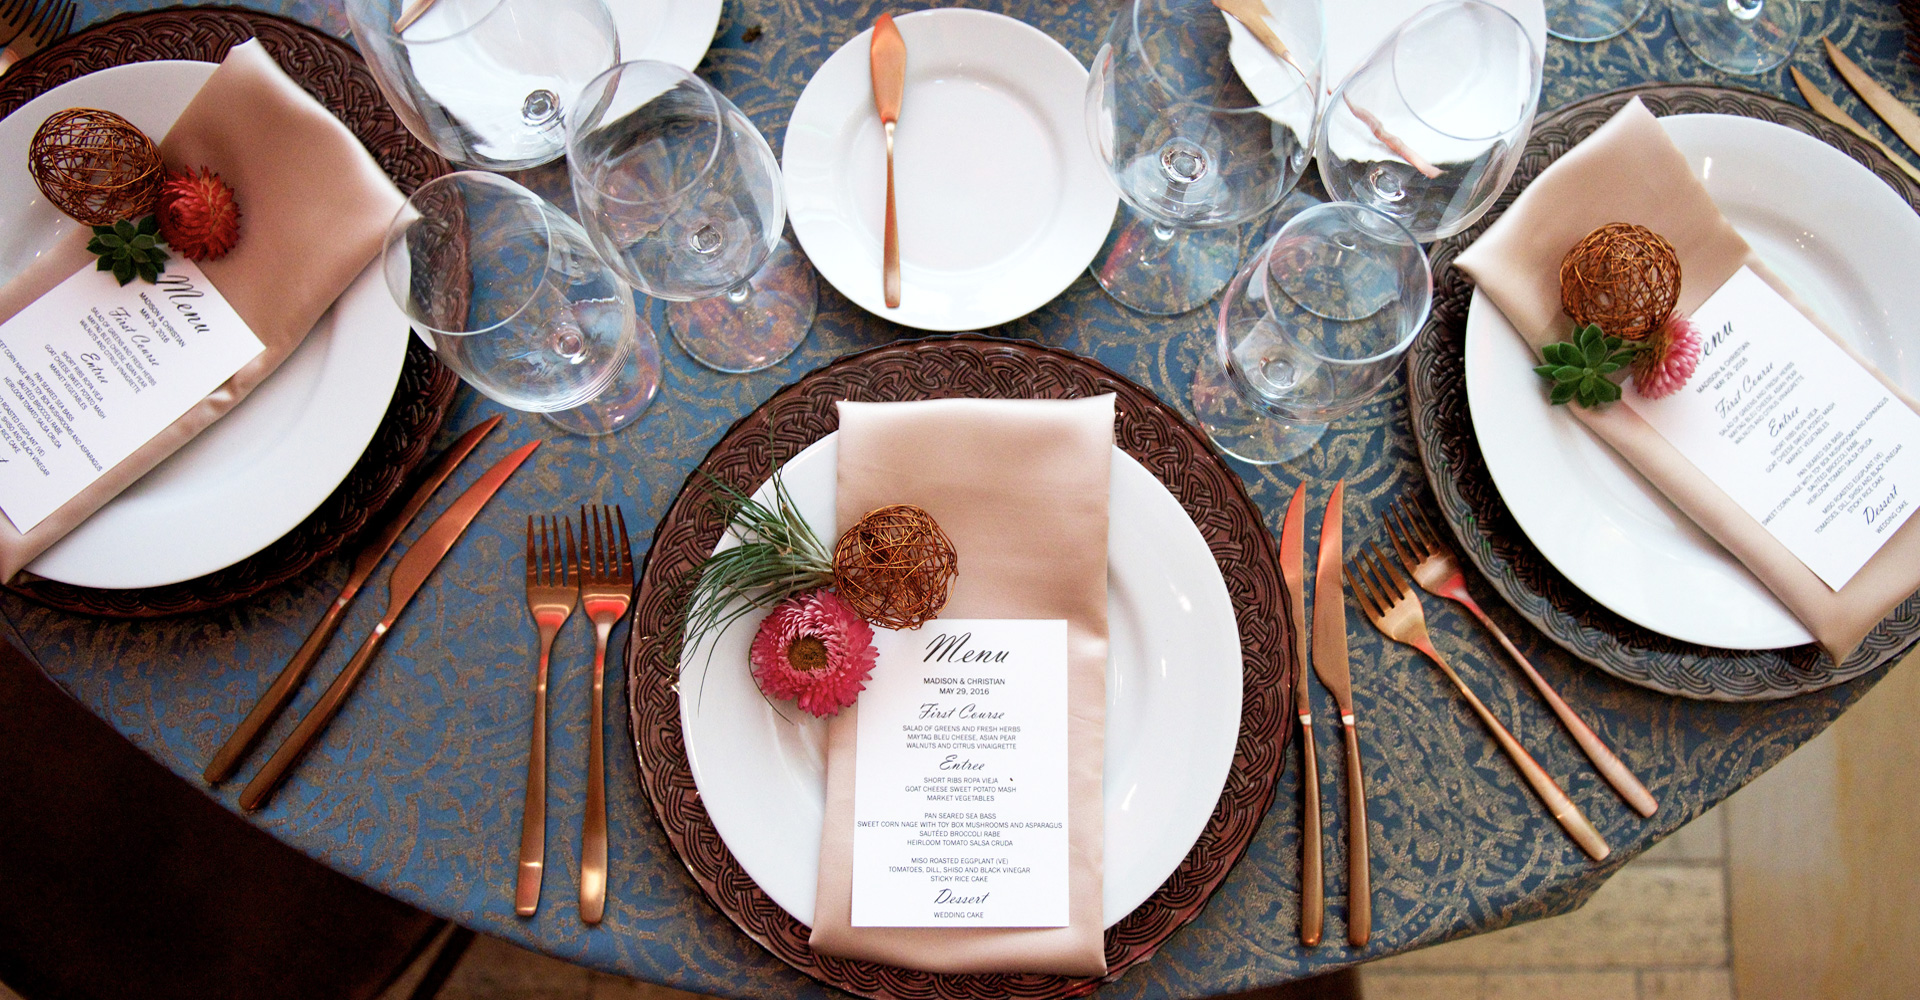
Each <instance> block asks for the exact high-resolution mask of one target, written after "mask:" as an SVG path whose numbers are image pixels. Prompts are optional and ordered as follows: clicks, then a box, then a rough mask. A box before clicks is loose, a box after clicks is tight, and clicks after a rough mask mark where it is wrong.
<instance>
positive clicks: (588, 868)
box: [580, 504, 633, 924]
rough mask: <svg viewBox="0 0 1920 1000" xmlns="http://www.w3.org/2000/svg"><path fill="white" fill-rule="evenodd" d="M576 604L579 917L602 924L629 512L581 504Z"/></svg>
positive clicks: (628, 587) (629, 585)
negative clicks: (586, 638)
mask: <svg viewBox="0 0 1920 1000" xmlns="http://www.w3.org/2000/svg"><path fill="white" fill-rule="evenodd" d="M580 544H581V547H582V549H583V551H582V552H581V554H580V606H581V608H582V609H583V610H585V611H586V613H587V618H588V620H590V621H592V622H593V706H592V711H591V712H590V713H589V722H588V726H589V728H588V730H587V815H586V819H585V821H584V823H583V824H582V826H581V830H580V919H581V920H584V921H586V922H587V923H589V924H597V923H599V922H600V918H601V916H602V915H604V914H605V913H606V908H607V767H606V747H605V745H604V744H603V742H602V738H601V730H603V729H604V728H606V727H605V724H604V721H603V713H604V708H603V705H602V703H603V702H604V701H605V700H606V699H605V698H604V697H603V693H604V691H605V690H606V668H607V636H608V635H610V634H612V632H613V624H614V623H615V622H617V621H619V620H620V616H621V615H624V614H626V613H627V606H628V605H629V604H631V603H632V602H633V550H632V549H631V548H629V547H628V544H627V515H626V514H625V513H624V512H622V511H621V510H620V508H619V507H617V506H615V507H608V506H606V505H605V504H602V505H600V506H598V507H594V508H592V510H591V511H589V510H588V508H586V507H582V508H580Z"/></svg>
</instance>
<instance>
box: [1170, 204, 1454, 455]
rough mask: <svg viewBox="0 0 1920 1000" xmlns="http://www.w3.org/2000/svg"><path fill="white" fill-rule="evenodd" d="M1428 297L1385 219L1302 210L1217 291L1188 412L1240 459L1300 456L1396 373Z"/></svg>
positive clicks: (1423, 260)
mask: <svg viewBox="0 0 1920 1000" xmlns="http://www.w3.org/2000/svg"><path fill="white" fill-rule="evenodd" d="M1432 299H1433V275H1432V272H1431V271H1429V270H1428V267H1427V255H1426V254H1425V253H1423V252H1422V251H1421V249H1420V244H1419V242H1418V241H1416V240H1415V239H1414V238H1413V234H1412V233H1410V232H1408V231H1407V230H1406V228H1405V227H1403V226H1401V225H1400V223H1399V222H1398V221H1396V220H1395V219H1394V218H1393V217H1392V216H1389V215H1387V214H1385V213H1383V212H1381V211H1379V210H1378V209H1375V208H1372V207H1369V206H1366V205H1358V204H1354V203H1352V202H1330V203H1328V204H1324V205H1316V206H1314V207H1312V208H1309V209H1307V210H1306V211H1303V212H1301V213H1300V214H1299V215H1296V216H1294V217H1293V220H1292V221H1290V222H1288V223H1287V224H1286V225H1285V226H1284V227H1282V228H1281V230H1280V231H1279V232H1278V233H1276V234H1274V236H1273V238H1272V239H1270V240H1268V241H1267V242H1266V244H1265V245H1264V246H1262V247H1261V248H1260V249H1259V250H1258V251H1256V252H1255V253H1254V258H1253V260H1252V262H1251V263H1249V264H1248V265H1247V267H1246V269H1245V270H1243V271H1241V272H1240V274H1239V275H1237V276H1236V277H1235V278H1234V279H1233V283H1232V284H1230V285H1228V286H1227V291H1226V295H1225V296H1224V298H1223V299H1222V301H1221V303H1220V317H1219V322H1218V324H1217V325H1216V327H1215V329H1214V339H1213V343H1212V344H1209V345H1208V348H1209V349H1207V350H1204V351H1202V352H1201V360H1200V365H1199V367H1198V369H1197V370H1196V371H1195V373H1194V379H1193V395H1192V400H1193V411H1194V415H1195V417H1197V418H1198V419H1199V422H1200V426H1201V427H1203V428H1205V429H1206V432H1207V436H1208V437H1210V438H1212V439H1213V443H1214V444H1215V445H1216V446H1217V447H1219V449H1220V450H1221V451H1223V452H1226V453H1227V454H1229V455H1232V456H1233V457H1235V458H1238V459H1240V460H1241V461H1244V462H1251V463H1254V464H1256V465H1270V464H1272V463H1275V462H1284V461H1286V460H1288V459H1290V458H1294V457H1296V456H1298V455H1300V454H1303V453H1304V452H1306V450H1307V449H1309V448H1311V447H1313V445H1314V443H1315V442H1316V441H1318V440H1320V437H1321V435H1323V434H1325V433H1326V430H1327V423H1328V422H1329V421H1332V420H1335V419H1338V418H1339V417H1342V416H1345V415H1346V414H1348V413H1351V412H1352V411H1354V410H1355V409H1358V408H1359V407H1360V405H1361V404H1363V403H1365V402H1366V401H1367V400H1369V399H1371V398H1373V397H1374V396H1375V395H1377V394H1378V393H1379V392H1380V389H1381V388H1382V387H1383V386H1385V385H1386V384H1387V382H1388V380H1390V379H1391V378H1392V377H1393V373H1394V372H1395V371H1397V370H1399V361H1400V355H1402V354H1404V353H1405V352H1406V350H1407V348H1408V347H1409V346H1411V345H1412V343H1413V338H1414V336H1415V335H1416V334H1418V333H1419V332H1420V324H1422V323H1424V322H1425V321H1426V318H1427V308H1428V306H1429V305H1430V304H1431V303H1432Z"/></svg>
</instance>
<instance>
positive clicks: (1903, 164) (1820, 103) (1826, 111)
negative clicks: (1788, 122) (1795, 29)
mask: <svg viewBox="0 0 1920 1000" xmlns="http://www.w3.org/2000/svg"><path fill="white" fill-rule="evenodd" d="M1787 72H1789V73H1792V74H1793V85H1794V86H1795V87H1798V88H1799V89H1800V96H1801V97H1804V98H1806V99H1807V106H1808V107H1811V108H1812V109H1813V113H1814V114H1817V115H1819V116H1820V117H1822V118H1825V119H1826V120H1828V121H1830V122H1832V123H1834V124H1835V125H1838V126H1840V127H1841V128H1843V129H1846V130H1847V131H1849V132H1852V133H1853V134H1854V135H1856V136H1859V137H1860V138H1861V139H1862V140H1864V141H1865V142H1866V143H1867V144H1868V145H1870V146H1872V147H1873V148H1875V149H1877V150H1879V151H1880V153H1881V155H1883V156H1885V157H1886V158H1887V159H1889V160H1892V161H1893V165H1894V166H1896V167H1899V168H1900V171H1901V173H1904V174H1906V175H1907V176H1908V177H1911V178H1913V179H1914V180H1916V181H1920V168H1916V167H1915V166H1914V165H1913V164H1911V163H1908V162H1907V161H1906V158H1905V157H1902V156H1901V155H1900V154H1899V153H1896V152H1894V151H1893V147H1892V146H1889V145H1887V144H1886V143H1884V142H1881V141H1880V137H1879V136H1876V135H1874V134H1873V133H1872V132H1869V131H1867V127H1866V126H1865V125H1862V124H1860V123H1859V122H1858V121H1856V120H1855V119H1854V117H1853V116H1852V115H1850V114H1847V113H1846V112H1845V111H1842V110H1841V109H1840V105H1838V104H1836V103H1834V100H1833V98H1831V97H1828V96H1827V95H1826V94H1825V93H1824V92H1823V91H1821V89H1820V88H1819V87H1816V86H1814V85H1813V81H1812V80H1809V79H1807V75H1806V74H1805V73H1802V72H1800V67H1798V66H1788V67H1787Z"/></svg>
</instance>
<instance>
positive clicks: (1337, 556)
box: [1280, 480, 1659, 948]
mask: <svg viewBox="0 0 1920 1000" xmlns="http://www.w3.org/2000/svg"><path fill="white" fill-rule="evenodd" d="M1306 493H1307V484H1306V483H1304V482H1303V483H1301V484H1300V485H1299V486H1297V487H1296V488H1295V489H1294V492H1293V498H1292V500H1291V501H1290V502H1289V503H1288V504H1287V513H1286V517H1285V519H1284V520H1283V521H1282V524H1281V530H1280V574H1281V578H1282V580H1283V581H1284V583H1285V584H1286V588H1287V596H1288V598H1289V605H1288V606H1289V609H1290V610H1291V612H1292V617H1293V620H1294V622H1295V624H1296V626H1297V627H1299V628H1301V629H1302V630H1304V629H1305V627H1306V622H1307V620H1308V619H1307V614H1306V589H1305V566H1304V564H1305V549H1306ZM1345 493H1346V482H1345V480H1341V481H1339V482H1336V483H1335V484H1334V487H1333V490H1332V493H1331V494H1330V495H1329V496H1328V499H1327V509H1326V514H1325V516H1324V517H1323V518H1322V519H1321V525H1320V558H1319V563H1318V567H1317V573H1316V574H1315V581H1314V607H1313V616H1312V638H1311V648H1312V650H1313V668H1314V672H1315V673H1316V674H1317V675H1319V677H1320V681H1321V683H1322V684H1323V685H1324V686H1325V687H1326V688H1327V690H1328V692H1329V693H1330V694H1332V695H1333V698H1334V701H1335V703H1336V704H1337V705H1338V706H1339V710H1340V715H1341V718H1340V722H1341V728H1342V731H1343V733H1344V737H1345V744H1346V747H1345V749H1346V761H1347V823H1346V826H1347V836H1348V846H1347V856H1348V862H1349V865H1348V892H1347V899H1348V913H1347V940H1348V943H1349V944H1351V945H1352V946H1353V947H1355V948H1362V947H1365V946H1366V944H1367V941H1368V940H1369V937H1370V931H1371V923H1372V919H1371V918H1372V906H1371V898H1370V877H1369V873H1368V848H1367V812H1366V785H1365V779H1364V774H1363V770H1364V769H1363V768H1362V766H1361V756H1360V741H1359V733H1358V724H1357V719H1356V717H1355V712H1354V707H1353V695H1352V683H1351V678H1350V674H1349V663H1348V651H1347V635H1346V617H1345V599H1344V593H1343V590H1344V589H1345V588H1351V589H1352V591H1353V597H1354V600H1355V602H1356V603H1357V604H1359V606H1360V608H1361V610H1362V611H1364V612H1365V613H1366V616H1367V619H1368V620H1369V621H1371V622H1372V623H1373V624H1374V626H1375V627H1376V628H1378V629H1379V630H1380V631H1381V633H1383V634H1384V635H1386V636H1387V638H1389V639H1392V640H1393V641H1395V642H1398V643H1401V644H1403V645H1407V646H1411V647H1413V648H1414V649H1417V650H1419V651H1420V652H1421V653H1423V654H1425V655H1426V656H1427V658H1428V659H1430V660H1432V661H1433V663H1434V665H1435V666H1436V667H1438V668H1439V669H1440V672H1441V673H1442V674H1443V675H1445V676H1446V678H1447V680H1448V681H1450V682H1451V683H1452V684H1453V686H1454V688H1455V689H1456V690H1457V691H1459V693H1460V695H1461V696H1462V697H1463V698H1464V699H1466V702H1467V705H1468V707H1469V708H1470V709H1471V710H1472V712H1473V714H1474V715H1475V716H1476V717H1478V718H1479V720H1480V722H1481V723H1482V724H1483V725H1485V726H1486V728H1487V731H1488V732H1489V733H1490V734H1491V735H1492V736H1493V739H1494V741H1495V742H1496V743H1498V744H1499V745H1500V747H1501V749H1503V750H1505V751H1506V753H1507V755H1508V756H1509V757H1510V758H1512V760H1513V763H1514V766H1515V767H1516V768H1517V769H1518V770H1519V771H1520V774H1521V776H1522V777H1523V778H1525V779H1526V781H1527V784H1528V785H1529V786H1530V787H1531V788H1532V789H1533V791H1534V794H1535V795H1537V796H1539V798H1540V800H1541V802H1542V803H1543V804H1545V805H1546V807H1547V812H1548V813H1549V814H1550V815H1551V816H1553V818H1554V819H1555V820H1556V821H1558V822H1559V823H1560V825H1561V826H1562V827H1563V828H1565V830H1566V831H1567V834H1568V836H1570V837H1572V838H1573V841H1574V842H1575V843H1576V844H1578V845H1580V847H1581V849H1582V850H1584V851H1586V852H1587V854H1588V855H1590V856H1591V857H1593V858H1594V859H1595V860H1600V859H1604V858H1606V857H1607V856H1608V854H1609V853H1611V848H1609V847H1608V846H1607V843H1606V840H1605V838H1603V837H1602V836H1601V835H1600V832H1599V831H1598V830H1597V829H1596V828H1595V827H1594V825H1593V823H1592V822H1590V821H1589V820H1588V819H1587V817H1586V815H1585V814H1584V813H1583V812H1581V810H1580V807H1579V806H1577V805H1575V804H1574V802H1573V800H1572V799H1571V798H1569V797H1568V795H1567V793H1566V791H1565V790H1564V789H1562V788H1561V787H1560V785H1559V783H1558V782H1556V781H1555V780H1554V779H1553V777H1552V776H1551V775H1549V774H1548V773H1547V772H1546V769H1544V768H1542V767H1541V766H1540V764H1539V762H1538V761H1536V760H1535V759H1534V758H1533V756H1532V755H1531V754H1530V753H1528V752H1527V750H1526V748H1525V747H1523V746H1521V745H1520V741H1519V740H1518V739H1516V738H1515V737H1514V735H1513V733H1512V732H1511V731H1509V730H1508V729H1507V727H1506V726H1505V725H1504V724H1502V723H1501V721H1500V720H1499V719H1498V718H1497V717H1495V716H1494V714H1493V712H1492V711H1491V710H1490V709H1488V708H1487V706H1486V703H1485V702H1483V701H1481V700H1480V698H1479V696H1478V695H1476V694H1475V693H1474V691H1473V690H1472V688H1470V687H1469V686H1468V685H1467V683H1466V681H1465V680H1463V679H1462V678H1461V677H1460V675H1459V673H1458V672H1456V671H1455V670H1454V669H1453V666H1452V665H1451V664H1449V663H1448V662H1447V661H1446V659H1445V658H1444V657H1442V656H1441V655H1440V653H1439V651H1438V650H1436V649H1435V648H1434V646H1433V642H1432V640H1431V638H1430V637H1429V635H1428V633H1427V625H1426V612H1425V610H1424V609H1423V608H1422V607H1421V603H1420V598H1419V596H1418V593H1417V592H1416V585H1417V586H1418V588H1419V589H1423V590H1425V591H1426V592H1428V593H1429V594H1432V595H1434V596H1436V597H1442V598H1445V599H1447V600H1450V601H1453V602H1455V603H1457V604H1459V605H1460V606H1461V607H1463V608H1465V609H1467V611H1468V612H1469V613H1471V614H1472V615H1473V616H1474V618H1476V619H1478V620H1479V622H1480V623H1481V624H1482V625H1484V626H1485V627H1486V628H1487V630H1488V631H1490V632H1492V633H1493V636H1494V638H1495V640H1496V641H1497V642H1498V643H1499V644H1500V646H1501V648H1502V649H1504V650H1506V652H1507V654H1508V655H1509V656H1510V657H1512V659H1513V661H1514V663H1515V665H1517V666H1518V667H1519V668H1520V671H1521V673H1522V674H1524V675H1525V676H1526V678H1527V680H1528V681H1529V682H1530V683H1531V684H1532V685H1533V687H1534V689H1535V690H1536V691H1537V692H1538V693H1539V695H1540V697H1541V699H1542V700H1544V701H1545V702H1546V703H1547V705H1548V707H1549V708H1551V709H1552V711H1553V713H1554V716H1555V717H1556V718H1558V719H1559V720H1560V723H1561V725H1562V726H1564V727H1565V728H1566V730H1567V733H1568V734H1569V735H1570V736H1571V737H1572V738H1573V741H1574V742H1575V743H1576V744H1577V745H1578V746H1579V747H1580V749H1581V750H1582V751H1583V752H1584V753H1585V754H1586V755H1587V757H1588V759H1589V760H1591V761H1592V763H1593V767H1594V769H1595V771H1597V772H1598V773H1599V774H1600V775H1601V776H1602V777H1603V778H1605V779H1606V780H1607V782H1608V783H1609V784H1610V785H1612V786H1613V788H1614V790H1615V791H1616V792H1618V793H1619V795H1620V797H1621V799H1623V800H1624V801H1625V802H1626V803H1627V804H1628V805H1630V806H1631V807H1632V808H1633V809H1634V811H1636V812H1638V813H1639V814H1640V815H1642V816H1652V815H1653V814H1654V812H1655V811H1657V810H1658V808H1659V803H1658V802H1656V801H1655V799H1654V797H1653V794H1652V793H1651V792H1649V791H1647V788H1646V786H1645V785H1643V784H1642V783H1641V782H1640V780H1639V779H1638V778H1636V777H1635V776H1634V774H1633V772H1632V770H1631V769H1629V768H1628V767H1627V765H1626V764H1625V763H1624V762H1622V761H1621V760H1620V758H1619V756H1618V755H1617V754H1615V753H1614V752H1613V750H1612V748H1610V747H1608V746H1607V744H1606V742H1605V741H1604V740H1602V739H1601V738H1600V737H1599V735H1598V734H1596V733H1594V731H1593V729H1592V728H1591V727H1590V726H1588V725H1587V723H1586V722H1585V720H1583V719H1581V718H1580V716H1579V714H1578V713H1577V712H1575V711H1574V709H1573V708H1572V707H1571V706H1570V705H1568V704H1567V701H1566V699H1565V698H1562V697H1561V696H1560V693H1559V692H1558V691H1556V690H1554V688H1553V685H1551V684H1550V683H1548V682H1547V679H1546V678H1545V677H1542V676H1541V675H1540V672H1539V671H1538V670H1536V669H1535V668H1534V666H1533V664H1532V663H1531V662H1529V661H1528V660H1527V658H1526V656H1525V655H1524V654H1522V653H1521V652H1520V649H1519V647H1517V646H1515V645H1514V643H1513V640H1512V639H1510V638H1508V637H1507V635H1506V633H1505V632H1504V631H1502V630H1501V629H1500V627H1499V626H1498V625H1497V624H1495V623H1494V621H1493V620H1492V619H1491V618H1490V617H1488V615H1487V613H1486V612H1485V611H1484V610H1482V609H1481V607H1480V605H1479V603H1478V602H1477V601H1475V600H1474V598H1473V596H1472V594H1470V593H1468V591H1467V587H1466V580H1465V578H1464V576H1463V575H1462V574H1461V572H1460V564H1459V562H1458V561H1457V560H1456V559H1455V558H1454V555H1453V552H1452V550H1451V549H1450V548H1449V547H1448V546H1447V544H1446V542H1444V541H1442V539H1441V537H1440V533H1439V532H1438V531H1437V530H1435V528H1434V527H1433V523H1432V522H1431V521H1430V520H1429V519H1428V518H1427V516H1426V515H1425V514H1424V513H1422V512H1421V511H1420V510H1419V509H1418V508H1416V507H1414V506H1413V505H1412V504H1409V503H1407V502H1405V501H1404V500H1402V501H1398V502H1396V503H1394V504H1393V505H1392V507H1390V508H1389V510H1388V512H1387V516H1386V519H1385V528H1386V532H1385V533H1386V536H1387V538H1386V546H1387V547H1388V548H1389V549H1391V551H1392V555H1391V556H1390V555H1388V553H1387V550H1386V549H1383V548H1382V547H1381V544H1380V543H1379V542H1370V543H1368V544H1367V545H1366V546H1364V547H1355V548H1354V549H1353V550H1352V552H1351V554H1346V553H1343V551H1342V513H1341V508H1342V506H1343V503H1344V498H1345ZM1307 645H1308V643H1307V639H1306V636H1305V635H1304V634H1302V635H1301V636H1299V637H1297V638H1296V640H1295V643H1294V663H1293V668H1294V704H1295V708H1296V711H1297V712H1298V713H1299V717H1300V737H1301V739H1300V748H1301V755H1302V758H1303V759H1302V768H1301V772H1302V778H1303V780H1302V812H1303V815H1304V817H1305V818H1304V820H1303V823H1302V830H1301V838H1300V897H1301V904H1300V941H1301V943H1302V944H1304V945H1307V946H1308V947H1312V946H1314V945H1317V944H1318V943H1319V942H1320V936H1321V929H1322V925H1323V923H1324V920H1325V908H1326V894H1325V888H1324V880H1325V873H1324V871H1323V863H1322V836H1323V835H1322V831H1321V819H1322V817H1321V810H1320V768H1319V748H1318V747H1317V746H1316V744H1315V739H1314V733H1313V709H1312V705H1311V702H1310V701H1309V697H1308V686H1307V680H1306V669H1305V664H1304V663H1303V662H1302V660H1303V657H1302V653H1301V651H1302V649H1303V648H1306V646H1307Z"/></svg>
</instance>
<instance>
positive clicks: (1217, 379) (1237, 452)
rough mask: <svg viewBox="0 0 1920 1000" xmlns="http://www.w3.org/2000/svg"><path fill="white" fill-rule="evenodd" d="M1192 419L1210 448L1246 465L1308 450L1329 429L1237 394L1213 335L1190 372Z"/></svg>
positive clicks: (1291, 456)
mask: <svg viewBox="0 0 1920 1000" xmlns="http://www.w3.org/2000/svg"><path fill="white" fill-rule="evenodd" d="M1190 398H1191V400H1192V403H1193V416H1194V420H1195V421H1196V422H1197V423H1199V424H1200V428H1201V429H1202V430H1204V431H1206V432H1207V437H1208V438H1209V439H1210V440H1212V441H1213V445H1214V447H1216V448H1218V449H1220V451H1221V452H1222V453H1224V454H1226V455H1228V456H1230V457H1232V458H1237V459H1239V460H1240V461H1242V462H1246V463H1248V464H1250V465H1274V464H1277V463H1280V462H1285V461H1288V460H1289V459H1294V458H1298V457H1300V456H1301V455H1304V454H1306V453H1307V452H1308V451H1310V450H1311V449H1312V448H1313V446H1314V445H1315V444H1317V443H1319V441H1320V438H1321V437H1322V436H1324V435H1325V434H1326V433H1327V425H1326V424H1296V423H1289V422H1287V421H1284V420H1281V419H1279V418H1277V417H1274V416H1271V415H1269V414H1266V413H1263V412H1261V411H1260V410H1259V409H1258V408H1256V407H1254V406H1252V405H1251V404H1249V403H1248V402H1247V401H1246V400H1245V399H1243V398H1241V396H1240V389H1239V387H1238V386H1236V385H1235V384H1234V382H1233V379H1232V378H1231V377H1230V376H1229V375H1228V374H1227V370H1226V367H1225V366H1224V365H1222V364H1221V362H1220V357H1219V355H1218V354H1216V353H1215V351H1214V348H1213V343H1212V338H1211V337H1209V338H1207V343H1206V344H1205V346H1204V347H1203V348H1202V350H1201V353H1200V363H1199V365H1197V366H1196V367H1195V368H1194V372H1193V391H1192V395H1191V397H1190Z"/></svg>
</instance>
